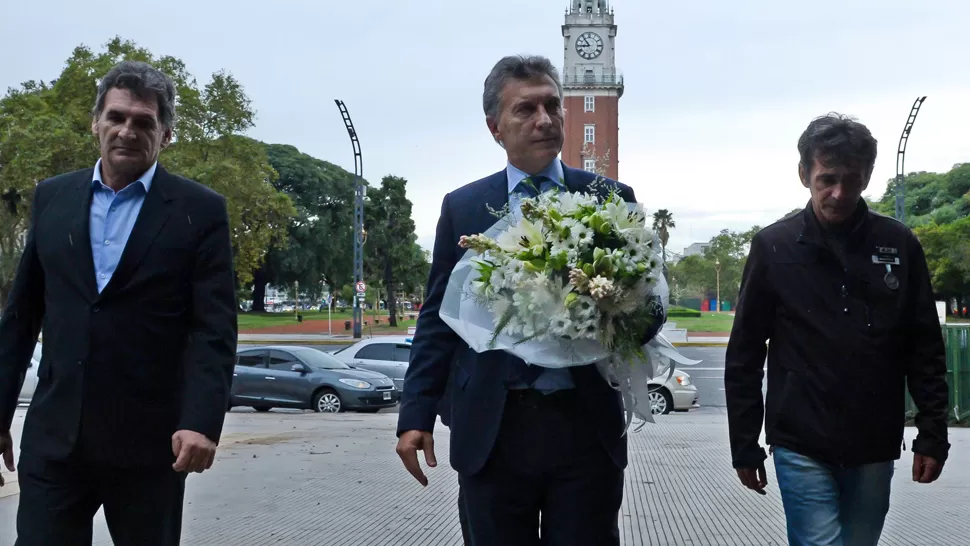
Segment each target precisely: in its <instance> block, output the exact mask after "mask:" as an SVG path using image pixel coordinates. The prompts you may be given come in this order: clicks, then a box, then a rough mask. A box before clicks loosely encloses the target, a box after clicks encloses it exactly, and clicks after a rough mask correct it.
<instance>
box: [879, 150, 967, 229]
mask: <svg viewBox="0 0 970 546" xmlns="http://www.w3.org/2000/svg"><path fill="white" fill-rule="evenodd" d="M904 184H905V186H906V188H905V189H906V200H905V203H904V209H905V221H906V225H908V226H910V227H918V226H922V225H930V224H948V223H951V222H954V221H956V220H959V219H960V218H963V217H965V216H967V215H968V214H970V163H958V164H956V165H954V166H953V168H952V169H951V170H950V171H949V172H946V173H943V174H939V173H929V172H917V173H910V174H909V175H907V176H906V177H905V179H904ZM897 186H898V181H897V180H896V179H895V178H894V179H892V180H890V181H889V183H888V184H887V186H886V191H885V193H883V195H882V198H880V199H879V200H878V201H875V202H873V203H871V206H872V207H873V209H874V210H876V211H877V212H880V213H882V214H885V215H887V216H894V215H895V212H896V188H897Z"/></svg>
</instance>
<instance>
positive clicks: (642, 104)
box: [0, 0, 970, 252]
mask: <svg viewBox="0 0 970 546" xmlns="http://www.w3.org/2000/svg"><path fill="white" fill-rule="evenodd" d="M229 6H231V8H230V7H229ZM567 6H568V2H567V1H565V0H526V1H520V2H512V1H510V0H507V1H504V2H503V1H495V0H491V1H488V2H481V1H477V0H424V1H410V2H399V1H391V0H355V1H354V2H319V1H316V0H289V1H285V0H280V1H276V2H272V3H271V2H266V1H261V2H255V1H252V0H234V1H233V2H232V3H225V2H205V1H202V2H200V1H198V0H195V1H191V2H190V1H187V0H170V1H168V2H165V3H160V4H149V3H133V2H128V3H124V4H118V3H117V2H107V1H104V0H89V1H87V2H83V3H79V2H69V1H68V0H43V1H39V2H13V1H11V2H8V3H6V5H5V6H4V7H3V17H2V18H0V88H2V89H6V88H7V87H10V86H16V85H18V84H19V83H20V82H22V81H25V80H29V79H43V80H50V79H52V78H54V77H56V76H57V75H58V74H59V72H60V70H61V69H62V68H63V66H64V61H65V60H66V59H67V57H68V56H69V55H70V53H71V50H72V49H73V48H74V47H76V46H78V45H80V44H84V45H87V46H89V47H91V48H94V49H95V50H100V48H101V46H102V45H103V44H104V43H105V42H107V41H108V40H109V39H111V38H112V37H113V36H115V35H120V36H121V37H122V38H126V39H131V40H134V41H135V42H136V43H138V45H140V46H143V47H147V48H148V49H150V50H151V51H152V52H153V53H155V54H156V55H173V56H176V57H179V58H181V59H182V60H183V61H185V63H186V64H187V67H188V69H189V71H191V72H192V73H193V74H194V75H195V76H196V77H197V78H198V79H199V81H200V83H203V82H205V81H207V80H208V77H209V75H210V74H211V73H213V72H215V71H218V70H222V69H225V70H227V71H229V72H231V73H232V74H233V75H235V76H236V77H237V78H238V79H239V81H240V82H241V83H242V84H243V86H244V88H245V91H246V93H247V94H248V95H249V97H250V99H251V100H252V104H253V107H254V108H255V110H256V113H257V117H256V126H255V127H254V128H253V129H252V130H250V132H249V135H250V136H252V137H254V138H257V139H260V140H263V141H267V142H279V143H286V144H292V145H294V146H296V147H297V148H299V149H300V150H301V151H303V152H306V153H308V154H310V155H313V156H316V157H319V158H321V159H325V160H327V161H330V162H332V163H335V164H337V165H340V166H342V167H344V168H346V169H348V170H350V171H353V166H354V163H353V155H352V150H351V145H350V142H349V139H348V138H347V132H346V130H345V129H344V126H343V122H342V121H341V118H340V114H339V112H338V110H337V107H336V106H335V104H334V102H333V101H334V99H341V100H343V101H344V102H345V103H346V105H347V108H348V110H349V112H350V115H351V117H352V119H353V121H354V125H355V127H356V129H357V132H358V135H359V138H360V141H361V147H362V151H363V169H364V172H363V174H364V177H365V178H366V179H367V180H368V181H370V182H371V183H372V184H373V183H379V181H380V178H381V177H382V176H385V175H388V174H394V175H398V176H403V177H405V178H406V179H407V180H408V197H409V198H410V199H411V201H412V202H413V204H414V209H413V213H414V220H415V223H416V226H417V234H418V236H419V242H421V243H422V245H424V246H426V247H428V248H430V245H431V244H433V240H434V231H435V224H436V222H437V217H438V212H439V210H440V205H441V199H442V198H443V197H444V195H445V193H447V192H448V191H451V190H453V189H456V188H458V187H460V186H462V185H464V184H467V183H469V182H472V181H474V180H477V179H479V178H482V177H484V176H487V175H489V174H492V173H494V172H496V171H499V170H500V169H503V168H504V166H505V161H506V160H505V155H504V151H503V150H502V149H501V148H500V147H499V146H498V145H496V144H495V143H494V141H493V140H492V138H491V136H490V134H489V132H488V129H487V128H486V125H485V119H484V114H483V112H482V106H481V100H482V97H481V94H482V85H483V82H484V79H485V76H486V75H487V74H488V72H489V70H490V69H491V67H492V66H493V65H494V63H495V62H496V61H497V60H498V59H499V58H501V57H502V56H504V55H508V54H516V53H530V54H539V55H545V56H547V57H549V58H550V59H552V60H553V61H554V62H555V64H556V65H557V66H559V67H560V69H561V67H562V64H563V50H562V47H563V42H562V32H561V25H562V24H563V22H564V13H565V10H566V8H567ZM611 6H612V7H613V9H614V11H615V14H616V24H617V27H618V30H617V38H616V52H617V53H616V56H617V66H618V69H619V70H621V71H622V72H623V75H624V79H625V83H626V89H625V92H624V95H623V97H622V98H621V99H620V106H619V118H620V119H619V126H620V140H619V146H618V148H619V149H618V150H617V151H616V152H614V153H613V154H612V158H613V160H618V161H619V179H620V181H622V182H624V183H626V184H629V185H630V186H632V187H633V188H634V190H635V191H636V194H637V197H638V198H639V200H640V201H641V202H642V203H644V205H645V206H646V208H647V210H648V212H653V211H654V210H656V209H659V208H666V209H668V210H670V211H671V213H672V214H673V216H674V219H675V221H676V224H677V227H676V229H674V230H673V232H672V233H671V236H670V243H669V245H668V247H669V249H670V250H671V251H674V252H681V251H682V250H683V249H684V248H685V247H686V246H688V245H690V244H691V243H693V242H701V241H707V240H708V239H710V238H711V237H712V236H714V235H716V234H717V233H718V232H719V231H720V230H721V229H725V228H727V229H732V230H745V229H748V228H749V227H751V226H752V225H761V226H764V225H767V224H769V223H771V222H773V221H775V220H777V219H778V218H779V217H781V216H782V215H784V214H785V213H787V212H788V211H790V210H792V209H793V208H796V207H801V206H804V205H805V203H806V202H807V200H808V190H806V189H805V188H803V187H802V186H801V184H800V183H799V181H798V177H797V164H798V154H797V150H796V147H795V145H796V142H797V140H798V136H799V135H800V134H801V132H802V131H803V130H804V129H805V127H806V125H807V124H808V122H809V121H811V119H812V118H814V117H816V116H819V115H823V114H825V113H827V112H829V111H838V112H842V113H845V114H849V115H852V116H854V117H857V118H858V119H859V120H860V121H861V122H863V123H865V124H866V125H867V126H868V127H869V128H870V129H871V130H872V132H873V134H874V135H875V137H876V138H877V139H878V141H879V157H878V159H877V162H876V167H875V171H874V173H873V177H872V183H871V184H870V186H869V190H868V191H867V194H871V195H873V196H880V195H881V194H882V193H883V191H884V190H885V187H886V182H887V180H889V179H890V178H892V177H893V176H894V175H895V171H896V147H897V143H898V139H899V135H900V132H901V130H902V128H903V125H904V123H905V121H906V117H907V115H908V113H909V109H910V107H911V106H912V104H913V101H914V100H915V99H916V97H918V96H922V95H926V96H927V97H928V98H927V99H926V102H925V103H924V104H923V106H922V109H921V111H920V114H919V117H918V119H917V121H916V124H915V127H914V129H913V132H912V135H911V137H910V139H909V144H908V148H907V153H906V171H907V172H912V171H935V172H943V171H946V170H948V169H949V168H951V167H952V166H953V165H954V164H955V163H960V162H966V161H970V134H968V128H970V71H968V70H967V69H966V66H967V59H970V40H967V39H966V21H967V20H970V2H967V1H966V0H922V1H920V2H914V1H912V0H814V1H813V2H778V1H777V0H738V1H734V2H726V1H724V0H694V1H691V2H657V1H648V0H613V1H612V2H611ZM961 67H962V68H961ZM162 161H164V155H163V157H162ZM577 167H579V166H578V165H577Z"/></svg>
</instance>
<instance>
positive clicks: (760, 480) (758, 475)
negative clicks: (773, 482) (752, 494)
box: [737, 463, 768, 495]
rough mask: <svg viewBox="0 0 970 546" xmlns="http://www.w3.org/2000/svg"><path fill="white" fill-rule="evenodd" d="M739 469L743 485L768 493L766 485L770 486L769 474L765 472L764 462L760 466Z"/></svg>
mask: <svg viewBox="0 0 970 546" xmlns="http://www.w3.org/2000/svg"><path fill="white" fill-rule="evenodd" d="M737 471H738V478H740V479H741V484H742V485H744V486H745V487H747V488H748V489H750V490H752V491H757V492H758V493H759V494H761V495H767V493H765V487H767V486H768V475H767V474H766V473H765V465H764V463H761V465H760V466H759V467H758V468H738V469H737Z"/></svg>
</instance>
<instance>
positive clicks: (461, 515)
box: [458, 479, 472, 546]
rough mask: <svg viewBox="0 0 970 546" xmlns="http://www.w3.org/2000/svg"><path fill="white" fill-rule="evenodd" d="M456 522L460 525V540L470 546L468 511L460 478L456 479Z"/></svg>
mask: <svg viewBox="0 0 970 546" xmlns="http://www.w3.org/2000/svg"><path fill="white" fill-rule="evenodd" d="M458 523H459V524H460V525H461V541H462V544H464V545H465V546H471V544H472V538H471V535H470V534H469V533H468V511H467V510H465V492H464V491H462V489H461V480H460V479H459V480H458Z"/></svg>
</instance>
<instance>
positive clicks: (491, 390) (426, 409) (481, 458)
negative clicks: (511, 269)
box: [397, 165, 666, 475]
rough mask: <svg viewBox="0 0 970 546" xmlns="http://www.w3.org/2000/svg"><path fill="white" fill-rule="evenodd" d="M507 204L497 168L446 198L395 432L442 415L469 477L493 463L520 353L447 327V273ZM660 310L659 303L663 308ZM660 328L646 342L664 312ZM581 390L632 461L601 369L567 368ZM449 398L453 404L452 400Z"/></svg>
mask: <svg viewBox="0 0 970 546" xmlns="http://www.w3.org/2000/svg"><path fill="white" fill-rule="evenodd" d="M563 174H564V179H565V180H564V181H565V183H566V186H567V187H568V188H569V190H570V191H583V190H586V189H587V188H588V186H589V184H590V183H591V182H592V181H593V180H594V178H595V175H593V174H592V173H589V172H586V171H581V170H578V169H572V168H569V167H567V166H566V165H563ZM605 182H606V185H611V186H614V187H616V188H618V189H619V191H620V195H621V196H622V197H623V199H624V200H625V201H627V202H636V197H635V196H634V194H633V190H632V189H631V188H629V187H628V186H625V185H623V184H620V183H619V182H616V181H613V180H609V179H606V181H605ZM507 203H508V177H507V175H506V171H505V170H502V171H499V172H497V173H495V174H493V175H491V176H489V177H487V178H483V179H482V180H479V181H477V182H473V183H471V184H469V185H466V186H464V187H462V188H459V189H457V190H455V191H453V192H451V193H449V194H448V195H446V196H445V198H444V201H443V203H442V205H441V216H440V218H439V220H438V227H437V233H436V235H435V243H434V253H433V261H432V264H431V273H430V275H429V278H428V289H427V292H426V294H427V296H426V298H425V301H424V304H423V305H422V306H421V313H420V315H418V324H417V330H416V332H415V336H414V341H413V342H412V344H411V361H410V364H409V365H408V370H407V373H406V374H405V379H404V392H403V393H402V395H401V409H400V414H399V416H398V426H397V433H398V435H400V434H401V433H402V432H404V431H407V430H423V431H433V429H434V425H435V421H436V418H437V416H438V415H439V414H440V415H441V416H442V418H443V420H444V421H445V423H446V424H447V425H449V426H450V428H451V457H450V459H451V464H452V466H453V467H454V468H455V469H456V470H457V471H458V472H459V473H461V474H463V475H472V474H475V473H476V472H478V471H479V470H480V469H481V468H482V467H483V466H484V464H485V462H486V461H487V460H488V456H489V454H490V453H491V451H492V447H493V445H494V443H495V438H496V437H497V435H498V430H499V425H500V424H501V421H502V413H503V408H504V406H505V396H506V392H507V387H506V385H505V378H506V377H508V371H509V366H511V365H515V361H516V359H515V357H512V356H511V355H509V354H508V353H505V352H504V351H487V352H484V353H481V354H479V353H476V352H475V351H473V350H471V349H469V348H468V345H467V344H465V343H464V341H462V339H461V338H460V337H458V335H457V334H456V333H455V332H454V331H453V330H452V329H451V328H449V327H448V325H447V324H445V323H444V321H442V320H441V317H439V316H438V310H439V309H440V307H441V300H442V298H443V297H444V293H445V287H446V286H447V285H448V278H449V277H450V276H451V271H452V269H454V267H455V264H456V263H458V260H459V259H460V258H461V256H462V254H464V252H465V251H464V250H462V249H461V248H460V247H459V246H458V240H459V239H460V238H461V236H462V235H471V234H474V233H481V232H483V231H485V230H487V229H488V228H490V227H491V226H492V225H493V224H494V223H495V222H496V218H495V217H494V216H493V215H492V214H491V212H489V210H488V206H491V207H492V208H494V209H501V208H502V207H504V206H505V205H506V204H507ZM657 307H658V308H659V307H660V306H657ZM659 313H660V314H659V315H658V316H657V320H656V321H655V324H654V326H653V327H652V328H651V329H650V331H649V332H645V338H644V342H646V341H649V340H650V339H652V338H653V336H655V335H656V334H657V332H659V331H660V328H661V327H662V326H663V323H664V321H665V320H666V317H664V316H662V311H661V312H659ZM569 370H570V372H571V374H572V378H573V383H574V384H575V387H576V390H577V394H578V396H580V398H581V399H582V400H583V403H584V405H585V406H586V410H587V411H589V412H591V413H592V414H593V416H594V418H595V419H596V420H597V422H598V423H600V425H601V426H599V427H597V430H596V431H595V432H596V433H597V434H599V436H600V439H601V440H602V442H603V445H604V447H605V448H606V449H607V451H608V452H609V453H610V456H611V458H612V459H613V462H614V463H615V464H616V465H617V466H619V467H620V468H624V467H625V466H626V464H627V453H626V436H624V435H623V427H624V425H625V420H624V414H623V401H622V397H621V396H620V394H619V391H617V390H615V389H613V388H612V387H610V385H609V384H607V382H606V381H605V380H604V379H603V377H602V376H601V375H600V374H599V371H597V369H596V367H595V366H592V365H590V366H577V367H572V368H569ZM449 402H450V403H449Z"/></svg>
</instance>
